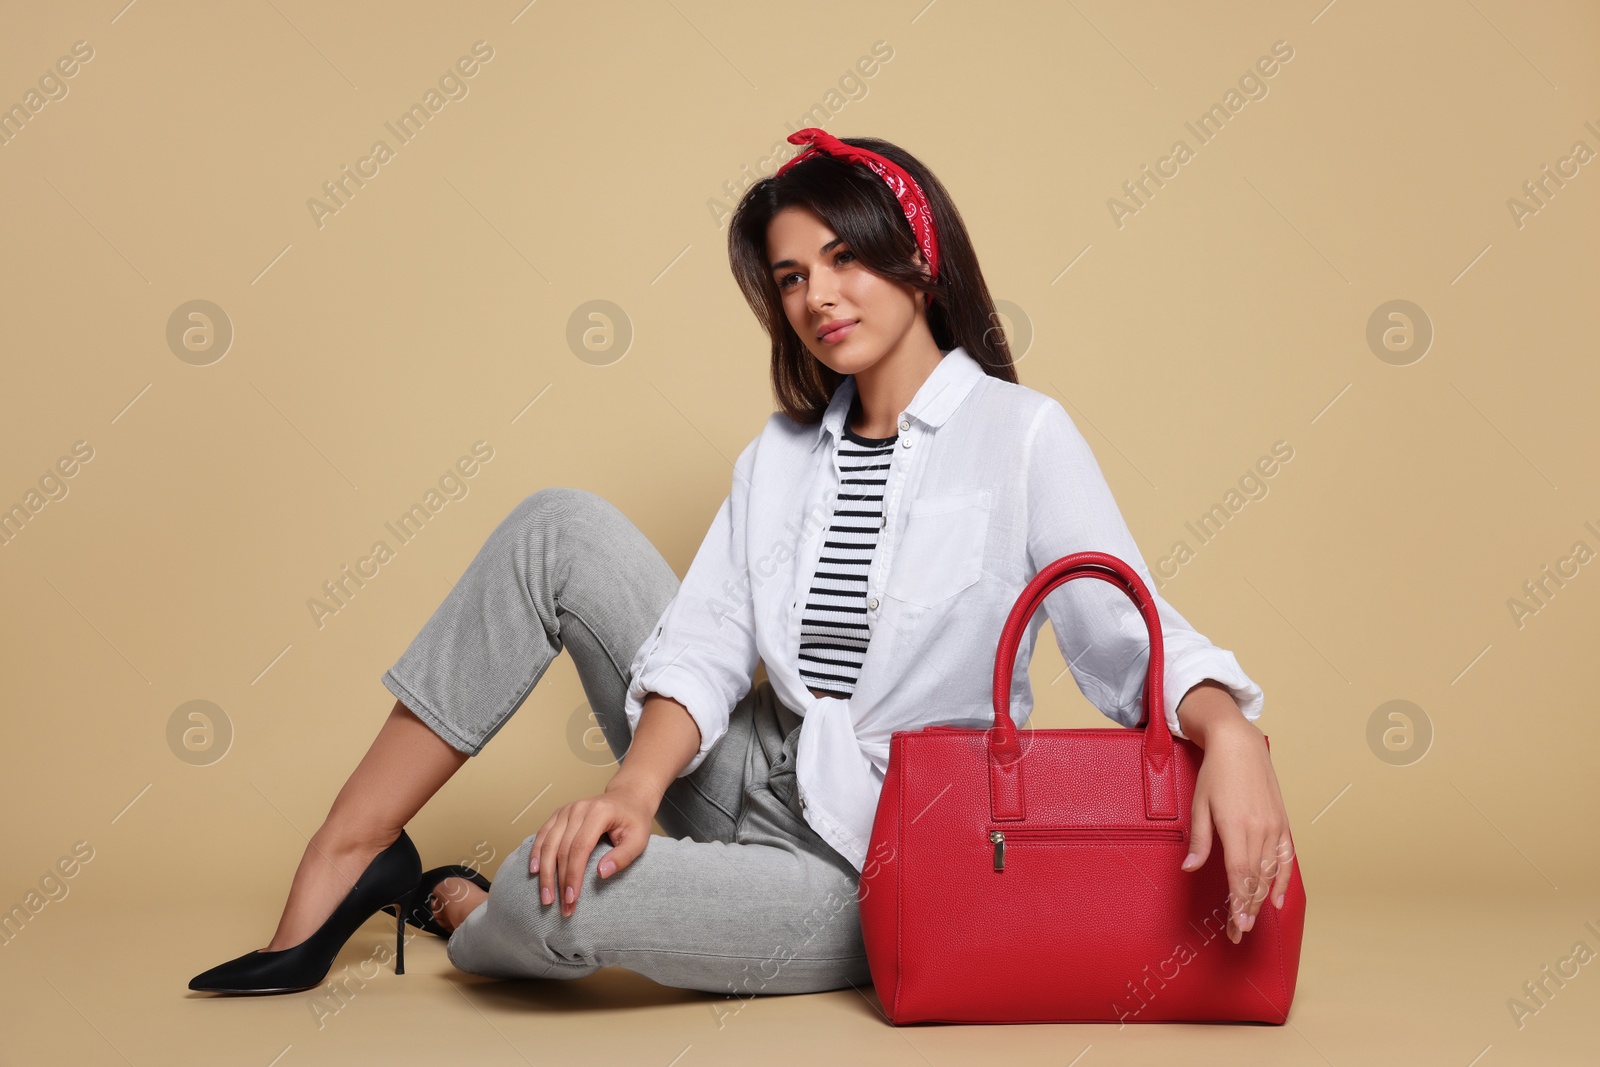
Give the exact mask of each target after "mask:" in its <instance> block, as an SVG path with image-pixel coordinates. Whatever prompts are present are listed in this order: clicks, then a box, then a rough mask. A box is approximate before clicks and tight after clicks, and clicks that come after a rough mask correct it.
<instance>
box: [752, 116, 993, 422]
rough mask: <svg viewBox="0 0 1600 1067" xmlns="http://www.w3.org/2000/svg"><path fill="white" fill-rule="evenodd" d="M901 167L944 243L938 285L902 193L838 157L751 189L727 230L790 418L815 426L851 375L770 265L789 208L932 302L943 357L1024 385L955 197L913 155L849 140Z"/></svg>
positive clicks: (931, 324)
mask: <svg viewBox="0 0 1600 1067" xmlns="http://www.w3.org/2000/svg"><path fill="white" fill-rule="evenodd" d="M840 140H842V141H843V142H844V143H845V144H848V145H854V146H856V147H858V148H866V149H869V150H871V151H873V152H877V153H878V154H879V155H881V156H884V157H886V158H888V159H891V160H893V161H894V162H895V163H897V164H899V165H900V166H901V167H903V168H904V169H905V170H906V172H907V173H909V174H910V175H911V176H912V177H913V178H915V179H916V180H917V183H918V184H919V185H921V186H922V191H923V194H924V195H925V196H927V198H928V206H929V207H930V208H931V209H932V211H933V222H934V227H935V231H936V233H937V234H938V240H939V280H938V281H937V282H933V281H930V280H929V278H928V274H927V268H926V267H925V266H921V265H919V264H918V263H917V261H916V259H915V256H916V252H917V244H916V241H915V239H914V238H913V237H912V234H911V226H910V224H909V223H907V221H906V217H905V214H904V213H903V212H902V211H901V208H900V204H899V203H898V202H897V201H896V200H895V198H894V194H893V193H891V192H890V191H889V187H888V186H887V185H886V184H884V181H883V179H882V178H879V177H878V176H877V175H876V174H874V173H873V172H872V171H871V170H869V169H867V168H866V167H864V166H861V165H860V164H856V163H847V162H845V161H844V160H840V159H835V158H833V157H832V156H826V155H818V156H813V157H812V158H810V159H807V160H805V161H803V162H801V163H797V164H795V165H794V166H793V167H791V168H790V169H789V170H788V171H787V172H785V173H784V174H783V175H782V176H781V177H778V176H773V177H768V178H763V179H761V180H760V181H758V182H756V183H755V184H754V185H752V186H751V187H750V188H749V190H748V191H747V192H746V193H745V195H744V197H743V198H742V199H741V200H740V201H739V206H738V207H737V208H735V209H734V213H733V217H732V219H731V221H730V223H729V227H728V260H729V262H730V264H731V265H732V268H733V276H734V278H735V280H736V281H738V283H739V288H740V290H741V291H743V293H744V297H745V300H746V301H748V302H749V304H750V308H751V310H752V311H754V312H755V315H756V318H757V319H758V320H759V321H760V322H761V325H762V326H763V327H765V328H766V331H767V334H768V336H770V337H771V338H772V390H773V395H774V396H775V398H776V399H777V402H778V406H779V407H780V408H781V409H782V410H783V412H784V414H786V415H788V416H789V417H790V418H791V419H793V420H794V421H796V422H799V423H802V424H815V423H817V422H819V421H821V419H822V414H823V412H824V411H825V410H827V407H828V401H829V400H830V399H832V397H833V393H834V390H835V389H837V388H838V387H839V383H840V382H842V381H844V376H843V375H841V374H839V373H838V372H837V371H835V370H833V369H832V368H831V367H829V366H828V365H827V364H825V363H823V362H822V361H821V360H819V359H817V358H816V357H815V356H813V355H812V354H811V352H810V350H809V349H807V348H806V346H805V342H803V341H801V340H800V336H799V335H798V334H796V333H795V332H794V328H793V327H792V326H790V325H789V319H788V317H787V316H786V315H785V314H784V311H783V297H782V294H781V293H780V292H779V291H778V285H777V282H776V281H775V280H774V279H773V277H772V266H771V260H769V259H768V258H767V225H768V224H769V223H770V222H771V221H772V217H773V216H774V215H776V214H777V213H778V212H779V211H781V210H782V209H784V208H786V207H791V206H797V205H798V206H800V207H806V208H810V209H811V210H812V211H814V212H816V213H817V215H818V216H820V217H821V218H822V219H823V221H825V222H826V223H827V224H828V226H829V227H830V228H831V229H832V230H833V232H834V233H836V234H838V235H839V236H840V237H842V238H844V239H845V241H847V242H848V243H849V245H850V248H851V250H852V251H853V252H855V254H856V256H857V258H858V260H859V262H860V263H861V265H862V266H863V267H865V268H866V269H867V270H870V271H871V272H872V273H874V274H876V275H878V276H879V277H883V278H888V279H891V280H893V281H897V282H901V283H904V284H907V285H911V286H914V287H915V288H917V289H920V290H922V291H923V292H925V293H927V294H928V304H927V315H928V328H929V330H930V331H931V332H932V333H933V338H934V341H935V342H937V343H938V346H939V347H940V348H941V349H951V348H955V347H957V346H960V347H961V348H964V349H965V350H966V352H967V354H968V355H969V356H971V357H972V358H973V359H975V360H977V361H978V363H979V365H981V366H982V367H983V369H984V371H985V372H987V373H988V374H990V375H992V376H994V377H996V378H1000V379H1002V380H1004V381H1008V382H1013V383H1015V382H1016V380H1017V369H1016V366H1015V365H1014V364H1013V363H1012V361H1011V349H1010V347H1009V346H1008V345H1007V344H1006V336H1005V331H1003V330H1002V329H1001V328H1000V318H999V315H998V314H997V313H996V312H995V309H994V301H993V299H991V298H990V296H989V287H988V285H987V284H986V283H985V282H984V280H983V272H982V271H981V270H980V269H979V268H978V257H977V254H976V253H975V252H974V251H973V248H972V240H971V239H970V238H969V237H968V236H967V228H966V225H965V224H964V223H963V222H962V221H961V213H960V212H958V211H957V210H956V206H955V203H954V202H953V201H952V200H951V199H950V194H949V193H948V192H946V191H945V187H944V186H943V185H941V184H940V183H939V179H938V178H936V177H934V176H933V172H932V171H930V170H928V168H927V167H925V166H923V165H922V163H921V162H920V161H919V160H918V159H917V158H916V157H915V156H913V155H911V153H909V152H907V151H905V150H904V149H902V148H900V147H898V146H897V145H894V144H891V143H890V142H888V141H884V140H880V139H879V138H876V137H841V138H840Z"/></svg>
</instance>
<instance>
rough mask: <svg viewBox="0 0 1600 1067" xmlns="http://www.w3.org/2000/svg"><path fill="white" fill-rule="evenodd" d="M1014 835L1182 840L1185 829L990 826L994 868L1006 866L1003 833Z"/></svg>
mask: <svg viewBox="0 0 1600 1067" xmlns="http://www.w3.org/2000/svg"><path fill="white" fill-rule="evenodd" d="M1008 832H1009V833H1010V835H1011V836H1012V837H1013V838H1016V839H1022V840H1027V839H1030V838H1031V839H1033V840H1049V841H1152V840H1154V841H1182V840H1183V839H1184V837H1185V836H1187V834H1188V831H1186V830H1177V829H1168V828H1159V827H1158V828H1153V829H1139V828H1136V827H1120V826H1117V827H1103V828H1102V827H1098V826H1057V827H1040V828H1037V829H1030V828H1027V827H1020V826H1019V827H1013V828H1012V829H1011V830H1010V831H1006V830H990V831H989V840H990V841H991V842H993V843H994V869H995V870H997V871H1003V870H1005V869H1006V834H1007V833H1008Z"/></svg>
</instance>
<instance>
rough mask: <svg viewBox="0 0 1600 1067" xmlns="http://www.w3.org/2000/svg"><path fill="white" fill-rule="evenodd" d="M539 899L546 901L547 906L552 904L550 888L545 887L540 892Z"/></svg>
mask: <svg viewBox="0 0 1600 1067" xmlns="http://www.w3.org/2000/svg"><path fill="white" fill-rule="evenodd" d="M539 899H540V900H542V901H544V902H545V903H546V904H548V903H550V887H549V886H545V887H543V888H542V889H540V890H539Z"/></svg>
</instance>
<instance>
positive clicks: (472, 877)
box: [383, 863, 491, 938]
mask: <svg viewBox="0 0 1600 1067" xmlns="http://www.w3.org/2000/svg"><path fill="white" fill-rule="evenodd" d="M446 878H465V879H466V880H467V881H469V882H471V883H472V884H473V885H475V886H477V887H478V888H479V889H482V890H484V891H487V890H488V889H489V886H490V884H491V883H490V881H489V879H487V878H485V877H484V876H483V875H482V874H481V873H479V872H478V871H475V870H473V869H472V868H471V867H463V866H462V865H461V864H459V863H452V864H450V865H449V866H446V867H435V868H433V870H431V871H427V872H425V873H424V874H423V876H422V878H421V880H419V881H418V882H417V886H416V888H415V889H414V890H413V891H412V894H411V897H412V903H411V907H410V908H409V909H404V914H405V919H406V922H408V923H410V924H411V925H412V926H415V927H416V928H417V929H419V930H426V931H427V932H428V933H430V934H438V935H439V936H440V937H445V938H448V937H449V936H450V934H451V931H449V930H446V929H445V928H444V927H442V926H440V925H439V920H438V919H435V918H434V917H433V903H432V897H433V890H434V888H435V887H436V886H438V884H439V883H440V882H442V881H444V880H445V879H446ZM383 910H384V911H386V912H388V913H389V914H391V915H394V914H396V912H395V911H394V908H393V906H392V905H388V904H385V905H384V908H383Z"/></svg>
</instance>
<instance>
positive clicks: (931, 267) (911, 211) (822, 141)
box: [778, 126, 939, 280]
mask: <svg viewBox="0 0 1600 1067" xmlns="http://www.w3.org/2000/svg"><path fill="white" fill-rule="evenodd" d="M789 143H790V144H803V145H809V147H808V148H806V149H805V151H803V152H801V153H800V154H799V155H797V156H795V157H794V158H793V159H791V160H789V162H787V163H785V164H784V165H783V166H781V167H779V168H778V174H780V175H781V174H783V173H784V172H785V171H787V170H788V169H789V168H790V167H792V166H794V165H795V164H796V163H799V162H800V161H801V160H803V159H810V158H811V157H812V156H818V155H830V156H833V157H834V158H835V159H842V160H844V161H845V162H846V163H861V164H864V165H866V166H867V167H869V168H871V170H872V172H873V173H874V174H876V175H877V176H878V177H880V178H882V179H883V180H884V182H885V183H886V184H887V185H888V186H889V191H890V192H892V193H894V198H895V199H896V200H898V201H899V202H900V210H902V211H904V212H905V213H906V221H907V222H909V223H911V232H912V234H913V235H914V236H915V237H916V239H917V245H918V247H920V248H921V249H922V258H923V259H926V260H927V261H928V271H929V273H930V274H931V275H932V277H933V278H934V280H938V277H939V239H938V236H937V235H936V234H935V233H934V231H933V212H932V211H931V210H930V209H929V208H928V198H927V197H926V196H924V195H923V193H922V186H920V185H918V184H917V180H916V179H915V178H913V177H912V176H911V175H909V174H907V173H906V172H905V169H904V168H903V167H901V166H900V165H899V164H898V163H895V162H894V161H893V160H890V159H886V158H884V157H883V156H880V155H879V154H878V153H876V152H873V151H870V150H868V149H865V148H857V147H856V146H855V145H848V144H845V143H844V142H843V141H841V140H839V139H838V138H837V137H835V136H833V135H832V134H831V133H828V132H827V131H826V130H819V129H818V128H817V127H815V126H807V127H806V128H805V129H803V130H796V131H795V132H794V133H791V134H790V135H789Z"/></svg>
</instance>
